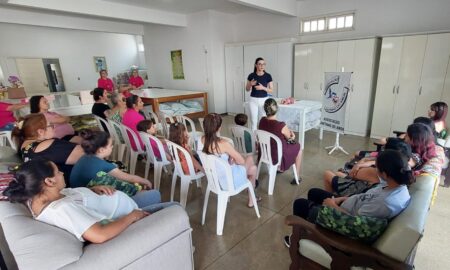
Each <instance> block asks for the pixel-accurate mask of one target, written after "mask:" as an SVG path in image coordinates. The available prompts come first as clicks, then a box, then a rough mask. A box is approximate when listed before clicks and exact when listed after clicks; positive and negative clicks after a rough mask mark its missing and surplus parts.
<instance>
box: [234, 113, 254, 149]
mask: <svg viewBox="0 0 450 270" xmlns="http://www.w3.org/2000/svg"><path fill="white" fill-rule="evenodd" d="M247 121H248V117H247V115H246V114H243V113H238V114H236V116H235V117H234V122H235V123H236V125H238V126H243V127H246V126H247ZM244 141H245V152H247V153H251V152H252V135H251V134H250V133H248V132H247V131H244Z"/></svg>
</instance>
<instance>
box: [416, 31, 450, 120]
mask: <svg viewBox="0 0 450 270" xmlns="http://www.w3.org/2000/svg"><path fill="white" fill-rule="evenodd" d="M449 56H450V34H448V33H447V34H436V35H429V36H428V41H427V46H426V50H425V58H424V60H423V67H422V76H421V80H420V87H419V89H418V98H417V102H416V111H415V114H414V117H419V116H425V117H427V116H428V109H429V108H430V105H431V104H433V103H434V102H437V101H439V100H441V96H442V89H443V88H444V80H445V75H446V73H447V65H448V59H449Z"/></svg>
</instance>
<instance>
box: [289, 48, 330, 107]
mask: <svg viewBox="0 0 450 270" xmlns="http://www.w3.org/2000/svg"><path fill="white" fill-rule="evenodd" d="M309 46H310V44H297V45H295V53H294V54H295V60H294V97H295V98H297V99H307V93H306V84H307V82H308V65H309V60H308V58H309V56H308V51H309ZM322 81H323V79H322Z"/></svg>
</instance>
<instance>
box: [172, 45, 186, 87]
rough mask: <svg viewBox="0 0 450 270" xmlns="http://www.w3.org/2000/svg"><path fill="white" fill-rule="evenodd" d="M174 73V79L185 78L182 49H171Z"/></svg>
mask: <svg viewBox="0 0 450 270" xmlns="http://www.w3.org/2000/svg"><path fill="white" fill-rule="evenodd" d="M170 59H171V60H172V74H173V79H174V80H184V71H183V56H182V51H181V50H176V51H171V52H170Z"/></svg>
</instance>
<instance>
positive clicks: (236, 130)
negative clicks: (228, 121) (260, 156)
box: [230, 125, 256, 156]
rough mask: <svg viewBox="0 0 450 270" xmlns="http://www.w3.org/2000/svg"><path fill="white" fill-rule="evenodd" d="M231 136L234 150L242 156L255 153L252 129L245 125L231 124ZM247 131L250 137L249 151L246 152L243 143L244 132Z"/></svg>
mask: <svg viewBox="0 0 450 270" xmlns="http://www.w3.org/2000/svg"><path fill="white" fill-rule="evenodd" d="M230 132H231V136H232V138H233V141H234V145H235V146H236V150H237V151H238V152H239V153H241V154H242V155H244V156H254V155H256V149H255V141H256V140H255V134H254V133H253V131H252V130H251V129H249V128H247V127H243V126H238V125H236V126H231V127H230ZM246 132H247V133H248V134H249V135H250V138H251V151H250V152H247V147H246V145H245V133H246Z"/></svg>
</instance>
